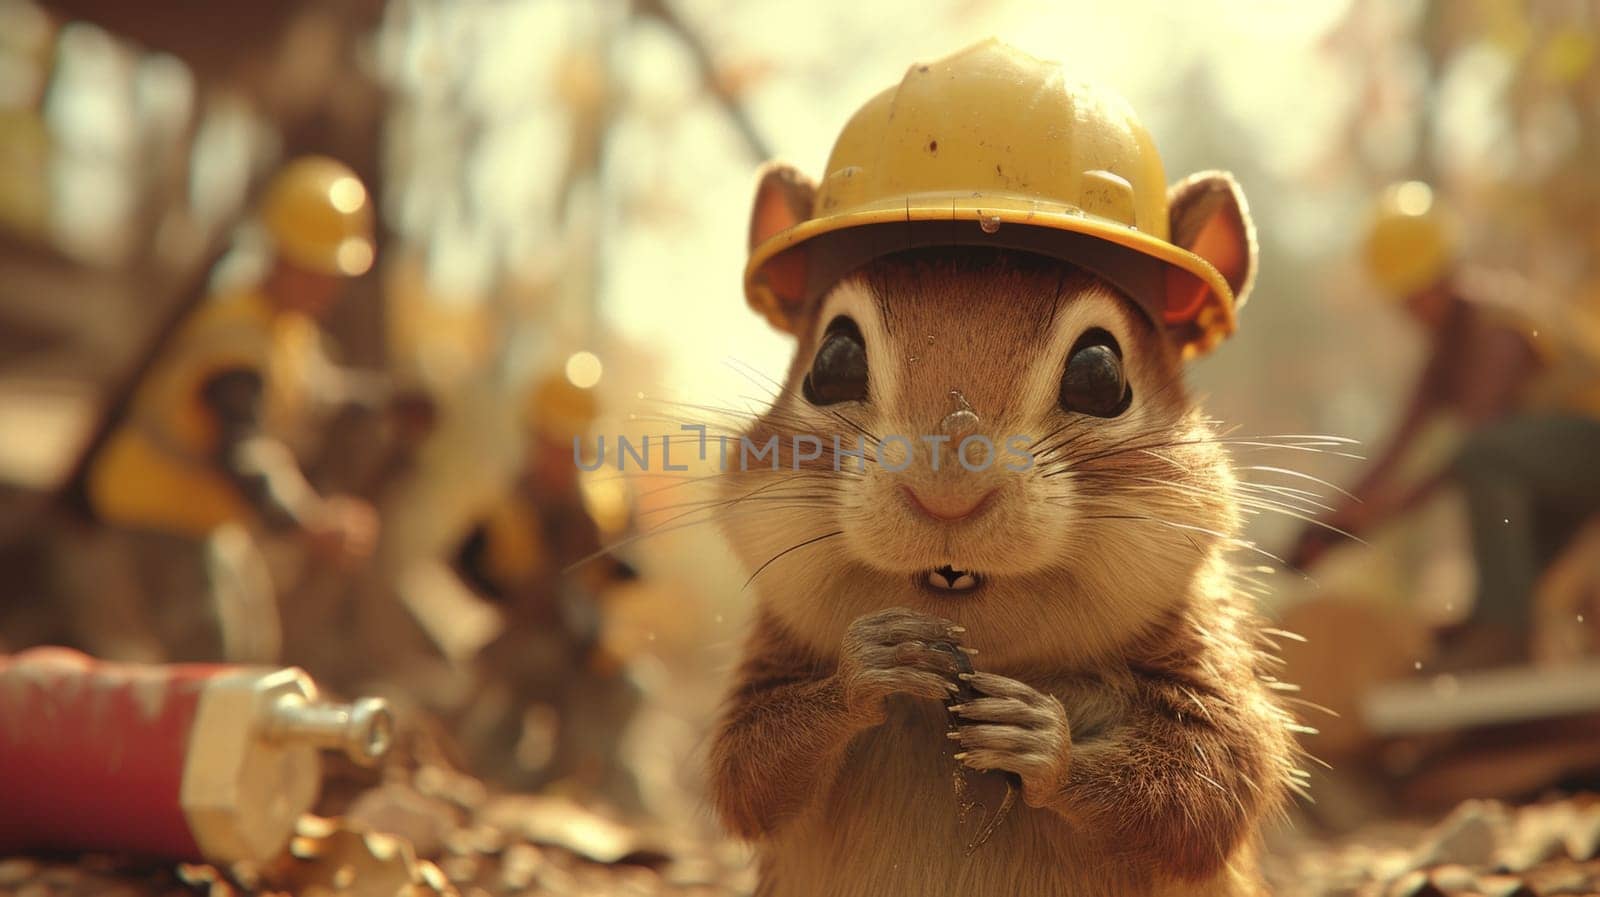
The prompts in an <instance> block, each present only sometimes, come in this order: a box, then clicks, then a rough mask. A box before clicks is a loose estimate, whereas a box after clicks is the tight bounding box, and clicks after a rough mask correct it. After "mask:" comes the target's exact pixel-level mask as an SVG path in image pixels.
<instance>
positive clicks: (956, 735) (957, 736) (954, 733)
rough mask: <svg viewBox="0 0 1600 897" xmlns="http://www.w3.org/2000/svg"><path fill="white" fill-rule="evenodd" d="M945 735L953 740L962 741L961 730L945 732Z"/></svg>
mask: <svg viewBox="0 0 1600 897" xmlns="http://www.w3.org/2000/svg"><path fill="white" fill-rule="evenodd" d="M944 737H946V738H948V739H950V740H951V741H960V740H961V733H960V732H959V731H950V732H946V733H944Z"/></svg>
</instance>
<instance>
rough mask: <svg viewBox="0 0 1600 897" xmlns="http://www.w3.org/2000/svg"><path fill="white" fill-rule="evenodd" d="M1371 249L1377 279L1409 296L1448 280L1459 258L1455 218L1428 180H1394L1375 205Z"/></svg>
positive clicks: (1398, 295)
mask: <svg viewBox="0 0 1600 897" xmlns="http://www.w3.org/2000/svg"><path fill="white" fill-rule="evenodd" d="M1365 250H1366V257H1367V270H1368V271H1370V272H1371V273H1372V277H1373V279H1374V280H1376V281H1377V282H1378V285H1379V286H1381V287H1382V288H1383V289H1384V291H1385V292H1387V293H1389V294H1390V295H1391V296H1393V297H1395V298H1404V297H1406V296H1409V295H1411V294H1413V293H1415V292H1417V291H1419V290H1423V289H1426V288H1427V287H1430V286H1432V285H1434V284H1436V283H1438V282H1439V281H1440V280H1443V279H1444V276H1445V273H1446V272H1447V271H1448V270H1449V268H1450V265H1451V263H1452V262H1453V261H1454V260H1455V254H1456V231H1455V222H1454V221H1453V220H1451V218H1450V216H1449V214H1448V213H1447V212H1446V211H1445V210H1444V209H1443V208H1442V207H1441V206H1440V204H1439V203H1437V202H1435V201H1434V196H1433V189H1432V188H1430V187H1429V186H1428V185H1427V184H1424V183H1422V182H1421V181H1403V182H1401V183H1398V184H1391V185H1389V186H1388V187H1387V188H1386V189H1385V190H1384V191H1383V195H1382V196H1381V197H1380V198H1379V199H1378V205H1377V208H1376V209H1374V210H1373V214H1372V223H1371V225H1370V226H1369V228H1368V230H1367V239H1366V245H1365Z"/></svg>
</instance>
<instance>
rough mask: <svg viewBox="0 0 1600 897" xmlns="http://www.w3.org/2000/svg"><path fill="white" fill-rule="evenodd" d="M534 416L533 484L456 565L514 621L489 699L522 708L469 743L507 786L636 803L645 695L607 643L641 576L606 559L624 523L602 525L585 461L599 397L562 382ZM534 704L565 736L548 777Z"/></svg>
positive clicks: (544, 390)
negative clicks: (530, 710) (631, 585)
mask: <svg viewBox="0 0 1600 897" xmlns="http://www.w3.org/2000/svg"><path fill="white" fill-rule="evenodd" d="M525 414H526V419H527V424H528V427H527V446H526V459H525V461H524V467H523V473H522V475H521V476H520V477H519V479H518V480H517V483H516V485H515V486H514V487H513V488H512V489H511V490H510V492H509V493H508V494H507V495H506V496H505V498H504V500H502V501H500V502H499V503H498V504H497V505H496V506H495V507H494V508H492V509H491V510H490V511H489V513H488V514H487V515H486V516H485V517H484V519H483V520H482V521H481V522H480V523H479V524H478V525H477V526H476V527H475V528H474V529H473V530H472V531H471V533H470V534H469V535H468V537H467V539H466V540H465V541H464V542H463V543H462V545H461V548H460V550H459V551H458V553H457V556H456V566H457V569H458V571H459V572H460V573H461V575H462V578H463V579H465V580H466V581H467V582H468V583H469V584H471V585H472V586H473V587H474V588H475V589H477V590H479V591H480V592H481V593H482V594H483V595H484V596H485V597H487V598H489V599H490V600H492V601H494V602H496V603H497V604H498V605H499V606H500V608H501V610H502V612H503V613H504V620H505V628H504V631H503V632H502V634H501V635H500V636H499V637H498V638H497V639H496V640H495V641H493V642H491V643H490V644H489V645H488V646H486V647H485V648H484V650H483V652H482V654H481V656H480V658H479V659H480V662H481V664H482V667H483V669H484V670H485V672H486V673H487V675H488V677H489V678H490V680H491V682H490V683H488V684H487V685H486V687H485V691H486V692H492V691H493V690H494V689H495V688H508V689H509V690H510V692H511V695H512V696H513V698H514V700H512V701H511V702H510V706H509V707H507V708H505V709H506V710H507V711H509V712H503V713H502V714H501V718H500V719H499V720H496V721H493V722H490V723H488V724H487V725H486V726H485V727H484V728H486V729H487V731H485V732H484V733H483V735H482V736H481V737H479V738H475V739H469V740H473V741H476V742H477V744H476V745H475V748H476V752H477V753H478V754H479V758H480V763H482V764H483V766H481V767H479V768H484V769H488V770H494V772H495V777H496V778H498V779H499V780H501V781H502V782H505V783H507V784H517V785H520V786H525V787H534V786H538V785H542V784H545V783H546V782H549V781H554V780H566V781H567V782H569V783H573V784H577V785H580V786H582V787H584V788H586V789H587V790H590V791H600V792H604V793H606V794H607V795H608V796H610V797H611V798H613V799H614V800H617V801H619V802H622V803H628V802H631V801H632V800H633V799H634V795H633V794H632V793H631V792H632V789H633V787H634V786H633V783H632V779H631V776H630V775H629V774H628V773H627V771H626V770H625V769H624V768H623V767H624V764H622V763H621V762H620V761H619V760H618V758H617V748H618V745H619V742H620V734H621V730H622V728H623V727H624V725H625V724H626V723H627V721H628V719H629V718H631V717H632V715H633V711H634V709H635V707H636V706H637V704H638V694H639V693H638V689H637V688H636V687H635V685H634V683H633V682H632V680H631V678H630V677H629V675H628V671H627V669H626V661H627V658H626V657H625V656H619V655H618V652H617V651H616V650H615V645H614V644H613V643H612V642H611V641H609V640H608V639H607V638H606V619H605V612H606V609H605V607H604V599H605V597H606V593H607V592H608V590H609V589H610V588H611V587H612V586H614V585H616V584H618V583H621V582H626V581H630V580H632V579H634V578H635V577H636V575H637V574H636V573H635V571H634V570H633V568H632V567H631V566H630V565H628V564H626V563H625V562H621V561H617V560H614V559H612V558H610V557H607V556H601V551H602V549H603V548H604V547H605V545H606V542H607V541H608V536H609V537H610V538H615V537H616V535H617V533H616V530H617V529H618V524H617V522H616V521H614V520H603V521H602V520H597V519H596V515H595V513H593V510H592V509H591V502H589V501H588V500H587V492H586V489H585V484H584V482H583V480H582V479H581V477H580V474H581V471H580V469H579V467H578V465H577V464H576V463H575V461H574V456H573V446H574V439H581V438H582V437H583V436H585V435H586V434H587V433H588V431H589V429H590V427H591V426H592V425H593V423H594V420H595V418H596V415H597V414H598V405H597V402H596V398H595V396H594V391H593V389H592V388H589V387H584V386H579V385H577V384H575V383H573V382H572V380H571V379H570V378H569V377H568V376H566V374H565V373H562V372H557V373H553V374H551V375H550V376H547V377H545V378H544V379H542V380H540V381H539V382H538V383H536V384H535V385H534V387H533V389H532V390H530V392H529V395H528V401H527V406H526V409H525ZM490 703H494V701H493V700H492V696H491V702H490ZM529 704H533V705H542V706H544V707H546V708H549V709H550V710H551V711H553V713H551V714H550V716H553V720H552V722H553V724H554V728H555V731H554V733H553V736H551V738H550V741H551V743H550V744H549V746H548V747H549V750H548V752H547V753H548V756H547V757H546V758H543V762H542V763H539V764H538V765H537V767H536V768H532V767H530V764H529V763H528V762H526V758H527V755H528V753H529V752H528V751H527V750H526V748H525V745H524V749H522V750H520V751H519V750H518V746H519V744H523V743H524V742H525V741H526V739H527V737H528V735H529V733H528V732H527V731H526V725H525V720H526V713H525V711H526V709H527V706H528V705H529ZM519 755H520V757H519Z"/></svg>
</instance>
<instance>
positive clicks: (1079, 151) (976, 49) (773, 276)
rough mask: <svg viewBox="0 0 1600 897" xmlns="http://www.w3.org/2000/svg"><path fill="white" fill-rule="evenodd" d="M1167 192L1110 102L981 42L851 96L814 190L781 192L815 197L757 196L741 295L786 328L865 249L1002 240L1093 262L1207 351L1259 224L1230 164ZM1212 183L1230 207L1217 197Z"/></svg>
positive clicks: (1244, 270) (1245, 267)
mask: <svg viewBox="0 0 1600 897" xmlns="http://www.w3.org/2000/svg"><path fill="white" fill-rule="evenodd" d="M770 177H771V175H770V174H769V178H770ZM1200 182H1203V183H1200ZM1186 188H1188V192H1189V193H1192V194H1195V196H1194V197H1193V198H1196V199H1199V198H1202V197H1201V196H1200V194H1204V197H1203V198H1204V200H1205V201H1203V202H1196V203H1191V204H1189V205H1192V206H1193V207H1194V208H1196V209H1198V210H1199V211H1200V212H1201V213H1202V217H1205V219H1206V220H1198V219H1195V218H1193V217H1191V219H1190V220H1189V221H1188V222H1187V223H1186V224H1185V225H1184V226H1182V227H1177V226H1175V225H1176V224H1177V222H1178V221H1179V219H1178V215H1177V207H1176V205H1175V204H1176V203H1177V202H1178V198H1177V197H1178V196H1179V194H1180V193H1181V192H1183V191H1184V190H1185V189H1186ZM765 189H766V183H765V182H764V183H763V190H765ZM1173 190H1174V193H1173V197H1172V198H1171V201H1170V203H1169V194H1168V191H1167V184H1166V182H1165V174H1164V172H1163V169H1162V164H1161V157H1160V155H1159V154H1158V153H1157V151H1156V148H1155V145H1154V143H1153V142H1152V140H1151V138H1150V135H1149V133H1148V132H1147V131H1146V130H1145V129H1144V126H1143V125H1142V124H1140V122H1139V121H1138V119H1137V118H1135V116H1134V114H1133V111H1132V110H1131V109H1130V108H1129V107H1128V105H1127V104H1126V103H1125V102H1124V101H1123V100H1122V99H1121V98H1119V97H1117V96H1115V95H1114V94H1112V93H1110V92H1108V91H1105V90H1102V89H1100V88H1096V87H1094V86H1091V85H1087V84H1079V83H1073V82H1071V81H1069V80H1068V79H1067V78H1066V77H1065V75H1064V74H1063V72H1062V68H1061V66H1060V64H1059V63H1055V62H1046V61H1043V60H1040V59H1036V58H1034V57H1032V56H1029V55H1027V54H1025V53H1022V52H1021V51H1018V50H1016V49H1014V48H1012V47H1009V46H1007V45H1005V44H1003V43H1001V42H999V41H998V40H994V39H990V40H987V41H984V42H982V43H979V44H976V45H974V46H972V47H969V48H967V49H965V50H963V51H961V52H959V53H956V54H955V55H953V56H950V57H948V58H945V59H943V60H940V61H938V62H933V63H929V64H923V65H914V66H912V67H911V68H910V69H909V70H908V71H907V72H906V75H905V78H904V79H903V80H902V81H901V82H900V84H899V85H897V86H895V87H891V88H889V89H887V90H885V91H883V92H882V93H880V94H878V95H877V96H876V97H874V98H872V99H871V100H869V101H868V102H867V103H866V105H864V106H862V107H861V109H860V110H859V111H858V112H856V114H855V115H854V116H853V117H852V118H851V119H850V121H849V123H848V124H846V125H845V128H844V131H843V132H842V133H841V134H840V135H839V138H838V141H837V142H836V143H835V144H834V148H833V152H832V154H831V155H830V157H829V159H828V166H827V171H826V173H825V175H824V177H823V179H822V181H821V183H820V185H818V186H817V187H816V188H815V192H814V193H813V194H810V195H809V196H803V197H802V198H801V199H799V200H797V201H796V200H791V205H793V204H796V203H798V204H799V205H805V204H806V202H805V200H806V199H807V198H809V199H810V202H809V208H801V209H793V210H792V214H785V213H782V212H781V211H780V212H778V213H773V212H772V211H771V210H767V209H763V201H762V195H761V194H759V193H758V199H757V210H756V214H755V216H754V219H753V221H752V229H751V238H752V249H751V252H750V258H749V262H748V264H747V265H746V268H745V295H746V298H747V299H748V300H749V302H750V304H751V306H752V307H754V308H755V309H756V310H758V311H760V312H762V313H763V314H764V315H766V317H767V318H768V320H769V321H771V322H772V323H773V325H774V326H776V327H778V328H779V329H781V330H785V331H789V332H797V331H798V330H799V328H800V327H801V326H802V323H803V321H804V310H805V308H806V306H807V304H808V303H809V301H810V300H811V299H812V298H814V297H815V296H816V295H818V294H819V293H820V292H821V291H822V290H824V289H826V287H827V286H829V285H830V284H831V283H833V282H835V281H837V279H838V277H840V276H843V275H844V274H846V273H848V271H849V270H850V269H851V268H852V267H854V266H856V265H860V264H863V263H865V262H866V261H869V260H870V259H871V258H872V257H875V256H878V255H883V254H887V253H890V252H894V251H897V250H900V249H905V248H910V247H911V246H929V245H967V244H973V245H996V246H1000V247H1002V248H1014V249H1022V250H1026V251H1033V252H1037V253H1041V254H1045V255H1051V256H1055V257H1059V258H1062V259H1064V260H1067V261H1070V262H1073V263H1075V264H1079V265H1082V266H1083V267H1085V268H1088V269H1090V270H1092V271H1094V272H1095V273H1096V274H1099V275H1101V276H1102V277H1103V278H1105V279H1106V280H1108V281H1110V282H1111V283H1113V284H1114V285H1116V286H1118V287H1119V288H1121V289H1122V290H1123V291H1124V292H1125V293H1128V294H1129V296H1130V298H1133V299H1134V300H1135V301H1137V302H1138V303H1139V304H1140V305H1141V307H1144V308H1145V309H1146V310H1147V311H1148V312H1150V314H1151V316H1152V318H1153V319H1154V320H1156V321H1157V322H1159V323H1161V324H1163V325H1166V326H1169V327H1172V328H1174V329H1176V330H1177V331H1179V338H1180V341H1181V342H1182V343H1183V344H1184V345H1185V346H1186V348H1188V349H1189V350H1191V352H1195V351H1201V350H1204V349H1206V348H1209V347H1210V346H1211V345H1213V344H1214V343H1215V342H1216V341H1218V340H1220V339H1221V338H1222V337H1223V336H1226V335H1227V334H1228V333H1230V332H1232V330H1233V328H1234V313H1235V309H1236V307H1237V306H1238V305H1240V304H1242V303H1243V301H1244V294H1245V292H1246V291H1247V290H1248V287H1249V283H1250V279H1251V274H1252V272H1253V263H1254V231H1253V228H1251V226H1250V224H1249V217H1248V212H1247V211H1246V210H1245V208H1244V206H1243V199H1242V196H1240V195H1239V193H1238V190H1237V186H1236V185H1235V184H1234V183H1233V181H1232V178H1231V177H1229V176H1227V175H1225V174H1221V173H1209V174H1207V175H1204V176H1197V177H1196V178H1191V179H1188V180H1187V181H1185V182H1184V183H1183V184H1179V185H1177V186H1175V187H1174V188H1173ZM1221 193H1225V194H1227V196H1225V197H1220V198H1223V199H1226V200H1228V201H1227V202H1216V201H1215V200H1216V199H1217V198H1219V194H1221ZM1169 206H1170V207H1169ZM1218 212H1226V213H1228V214H1229V215H1231V218H1230V221H1231V222H1232V225H1231V229H1230V240H1229V241H1227V242H1228V245H1227V246H1225V247H1223V248H1224V251H1223V252H1222V253H1221V254H1220V256H1219V255H1218V254H1216V253H1210V255H1212V256H1213V257H1210V258H1208V257H1206V255H1207V253H1206V250H1205V249H1204V248H1203V247H1202V246H1201V244H1204V243H1206V242H1207V241H1208V240H1210V241H1212V242H1213V243H1214V242H1215V234H1214V233H1213V232H1211V231H1208V230H1207V226H1208V225H1209V223H1210V220H1211V217H1214V213H1218ZM1169 215H1171V216H1172V217H1171V218H1169ZM1208 216H1209V217H1208ZM1191 225H1192V226H1191ZM1175 230H1182V231H1184V232H1185V233H1182V234H1176V235H1175V234H1174V231H1175ZM845 231H848V234H849V236H848V237H842V236H841V238H838V239H827V237H829V235H833V234H840V233H841V232H845ZM1208 234H1209V236H1208ZM1219 267H1221V268H1224V269H1225V270H1222V271H1219Z"/></svg>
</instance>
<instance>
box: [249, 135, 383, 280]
mask: <svg viewBox="0 0 1600 897" xmlns="http://www.w3.org/2000/svg"><path fill="white" fill-rule="evenodd" d="M261 220H262V222H263V223H265V224H266V227H267V231H268V232H269V233H270V234H271V235H272V240H273V243H274V244H275V246H276V247H277V251H278V253H279V254H280V255H282V256H283V257H284V258H285V259H287V260H288V261H289V262H291V263H292V264H294V265H296V266H297V267H300V268H304V269H306V270H308V271H315V272H317V273H319V274H332V275H340V276H344V277H355V276H357V275H360V274H365V273H366V271H367V269H368V268H371V267H372V256H373V246H372V202H371V200H370V199H369V198H368V197H367V188H366V186H364V185H363V184H362V183H361V179H360V178H358V177H356V173H355V172H354V171H351V170H350V167H349V166H347V165H345V164H344V163H343V162H340V161H338V160H336V159H330V158H328V157H327V156H302V157H301V158H299V159H296V160H294V161H293V162H290V163H289V164H288V165H286V166H284V168H283V170H282V171H279V172H278V174H277V176H276V177H274V178H273V179H272V183H271V184H270V185H269V186H268V187H267V193H266V199H265V201H264V202H263V204H262V208H261Z"/></svg>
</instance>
